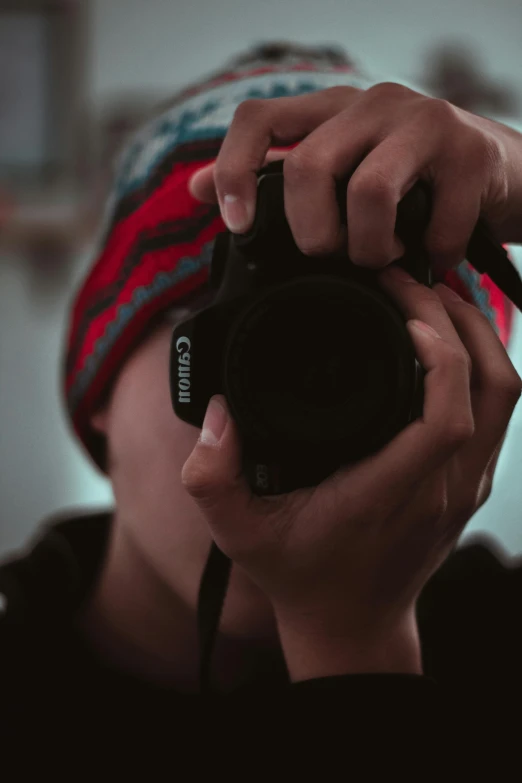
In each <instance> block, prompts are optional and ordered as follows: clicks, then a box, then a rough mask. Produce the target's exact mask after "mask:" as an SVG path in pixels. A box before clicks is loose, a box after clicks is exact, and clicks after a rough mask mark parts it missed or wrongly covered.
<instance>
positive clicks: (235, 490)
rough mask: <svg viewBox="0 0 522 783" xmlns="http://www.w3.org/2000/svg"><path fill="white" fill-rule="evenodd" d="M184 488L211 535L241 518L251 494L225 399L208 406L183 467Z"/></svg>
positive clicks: (215, 398)
mask: <svg viewBox="0 0 522 783" xmlns="http://www.w3.org/2000/svg"><path fill="white" fill-rule="evenodd" d="M181 480H182V483H183V486H184V487H185V489H186V490H187V492H188V493H189V495H191V497H193V498H194V500H195V501H196V503H197V505H198V506H199V507H200V508H201V510H202V511H203V512H204V515H205V517H206V519H207V522H208V523H209V525H210V527H211V528H212V530H213V532H214V527H215V532H216V533H219V532H220V531H222V532H225V531H224V530H223V526H224V525H227V526H228V525H233V524H234V520H237V519H238V517H239V518H242V517H244V514H245V511H246V509H247V507H248V505H249V503H250V502H251V499H252V493H251V492H250V488H249V486H248V482H247V481H246V479H245V477H244V475H243V470H242V461H241V442H240V437H239V433H238V431H237V428H236V425H235V422H234V420H233V418H232V416H231V415H230V413H229V410H228V406H227V403H226V400H225V398H224V397H223V396H222V395H215V396H214V397H212V399H211V400H210V402H209V405H208V408H207V412H206V415H205V420H204V422H203V428H202V430H201V435H200V437H199V440H198V442H197V444H196V446H195V448H194V450H193V452H192V454H191V455H190V457H189V458H188V460H187V461H186V462H185V465H184V466H183V470H182V473H181Z"/></svg>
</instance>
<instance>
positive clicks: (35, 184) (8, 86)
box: [0, 0, 165, 294]
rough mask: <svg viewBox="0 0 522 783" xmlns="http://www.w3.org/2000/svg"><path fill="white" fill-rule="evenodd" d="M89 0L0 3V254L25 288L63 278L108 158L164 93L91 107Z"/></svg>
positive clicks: (107, 170) (102, 195) (84, 235)
mask: <svg viewBox="0 0 522 783" xmlns="http://www.w3.org/2000/svg"><path fill="white" fill-rule="evenodd" d="M88 22H89V2H88V0H0V253H2V254H11V255H12V254H13V253H16V254H17V255H19V256H20V257H21V258H23V259H24V261H25V262H26V263H28V264H29V265H30V278H31V289H32V291H33V292H35V293H37V294H38V293H42V294H44V293H46V292H48V291H49V290H50V289H52V288H53V287H54V288H57V287H60V286H62V285H63V284H65V283H66V282H67V281H68V280H69V278H70V274H71V272H72V269H71V267H72V264H73V263H74V261H75V259H76V258H77V257H78V255H79V253H80V252H81V250H82V248H83V247H84V246H85V244H86V243H89V242H91V241H92V239H93V237H94V236H95V234H96V230H97V227H98V224H99V222H100V218H101V212H102V210H103V204H104V202H105V199H106V194H107V190H108V186H109V182H110V178H111V171H112V162H113V160H114V158H115V156H116V155H117V153H118V151H119V150H120V148H121V147H122V146H123V144H124V142H125V140H126V138H127V137H128V135H129V134H130V133H132V131H133V130H134V129H135V128H136V127H137V126H139V125H140V124H141V123H142V121H143V120H144V118H145V117H146V116H147V115H148V113H149V112H150V111H151V110H152V108H153V106H154V105H155V103H156V102H157V101H159V100H164V98H165V96H164V95H151V94H147V95H143V94H134V93H133V94H128V95H126V94H121V93H120V94H118V95H117V96H115V97H114V98H111V99H107V101H106V103H105V105H104V106H97V107H96V111H95V110H93V107H92V105H91V104H90V101H89V90H88V83H87V77H88V51H89V44H90V42H89V40H88V28H89V24H88Z"/></svg>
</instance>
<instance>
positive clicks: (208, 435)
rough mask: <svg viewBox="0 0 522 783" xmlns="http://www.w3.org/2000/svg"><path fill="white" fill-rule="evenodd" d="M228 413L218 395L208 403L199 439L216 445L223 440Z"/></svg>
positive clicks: (209, 444)
mask: <svg viewBox="0 0 522 783" xmlns="http://www.w3.org/2000/svg"><path fill="white" fill-rule="evenodd" d="M227 420H228V414H227V412H226V410H225V408H224V407H223V405H222V404H221V403H220V402H219V400H218V399H216V397H212V399H211V400H210V402H209V404H208V408H207V412H206V414H205V420H204V422H203V428H202V430H201V435H200V436H199V440H200V442H201V443H204V444H205V446H216V445H217V444H218V443H219V441H220V440H221V438H222V436H223V433H224V431H225V427H226V425H227Z"/></svg>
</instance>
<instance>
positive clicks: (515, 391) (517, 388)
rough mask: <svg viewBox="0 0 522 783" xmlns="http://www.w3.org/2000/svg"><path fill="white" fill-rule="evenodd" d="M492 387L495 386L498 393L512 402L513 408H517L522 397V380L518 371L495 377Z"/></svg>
mask: <svg viewBox="0 0 522 783" xmlns="http://www.w3.org/2000/svg"><path fill="white" fill-rule="evenodd" d="M490 386H493V387H494V389H495V390H496V391H497V393H498V394H499V395H500V396H501V397H503V398H504V399H506V400H507V401H508V402H510V403H511V404H512V405H513V407H515V405H516V404H517V402H518V401H519V400H520V397H521V395H522V379H521V378H520V376H519V374H518V373H517V372H516V370H513V372H510V373H508V374H506V375H505V376H502V375H498V374H497V375H495V376H494V377H493V378H492V379H491V382H490Z"/></svg>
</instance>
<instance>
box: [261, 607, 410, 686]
mask: <svg viewBox="0 0 522 783" xmlns="http://www.w3.org/2000/svg"><path fill="white" fill-rule="evenodd" d="M276 616H277V613H276ZM277 624H278V629H279V637H280V641H281V646H282V649H283V653H284V656H285V661H286V665H287V669H288V673H289V676H290V679H291V681H292V682H302V681H303V680H312V679H318V678H321V677H335V676H342V675H346V674H422V660H421V650H420V641H419V634H418V629H417V623H416V619H415V612H414V611H411V612H409V613H408V615H407V616H406V617H404V618H402V619H401V620H400V621H399V622H396V623H394V624H393V625H392V626H389V627H387V628H382V627H379V628H377V627H376V628H371V629H369V630H366V631H365V632H364V633H363V632H361V631H357V632H350V631H345V630H343V631H339V630H338V629H335V630H334V629H329V630H326V629H321V630H319V631H318V630H317V629H312V628H310V627H306V626H305V627H303V626H302V625H301V624H299V627H298V626H297V625H296V624H295V623H294V622H291V621H290V620H288V619H286V618H283V617H277Z"/></svg>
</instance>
